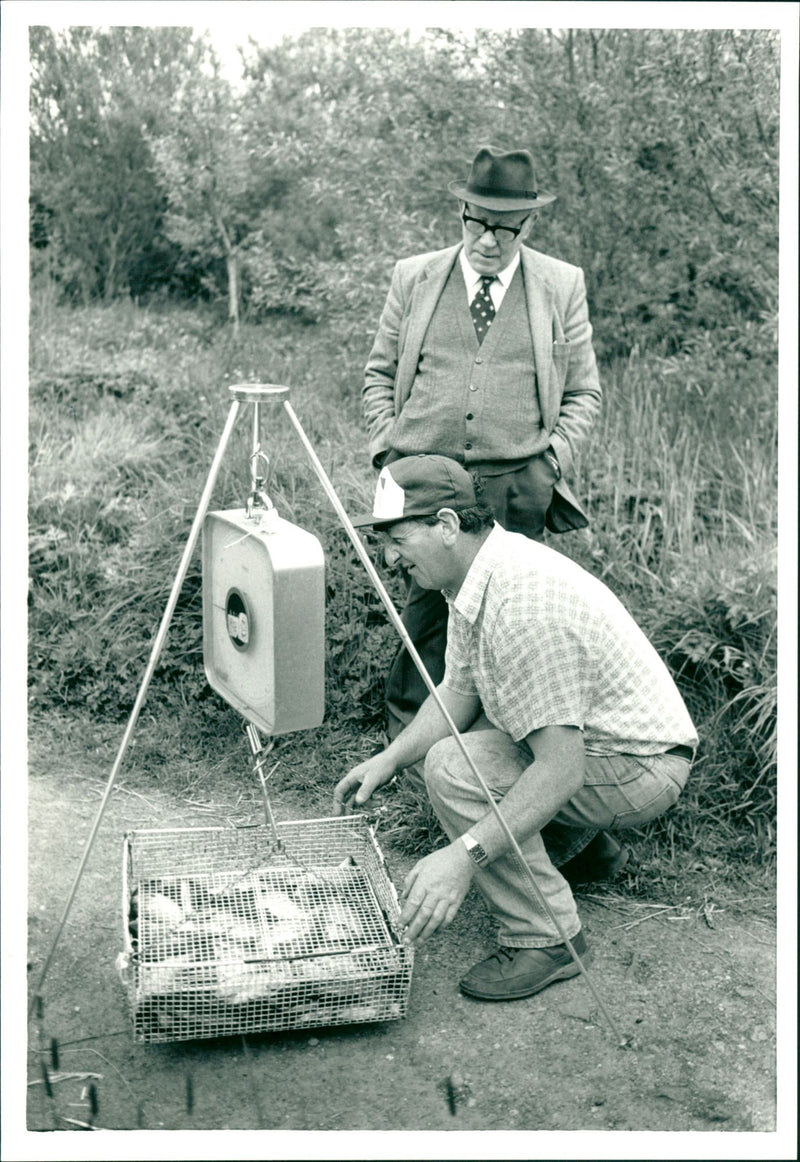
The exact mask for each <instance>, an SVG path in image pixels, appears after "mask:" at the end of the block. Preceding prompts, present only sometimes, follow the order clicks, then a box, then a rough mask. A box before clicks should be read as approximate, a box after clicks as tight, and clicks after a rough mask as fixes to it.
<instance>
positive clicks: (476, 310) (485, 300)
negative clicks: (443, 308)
mask: <svg viewBox="0 0 800 1162" xmlns="http://www.w3.org/2000/svg"><path fill="white" fill-rule="evenodd" d="M494 279H495V276H494V275H493V274H484V275H482V276H481V285H480V286H479V287H478V290H477V293H476V295H475V298H474V299H473V300H472V302H471V303H470V304H469V313H470V314H471V315H472V321H473V323H474V324H475V334H476V335H477V336H478V343H482V342H483V340H484V339H485V338H486V333H487V331H488V330H489V328H490V327H491V325H492V319H493V318H494V315H495V310H494V303H493V302H492V296H491V295H490V294H489V287H490V286H491V285H492V283H493V282H494Z"/></svg>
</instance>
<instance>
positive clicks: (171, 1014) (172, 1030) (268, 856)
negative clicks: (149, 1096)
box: [123, 816, 413, 1042]
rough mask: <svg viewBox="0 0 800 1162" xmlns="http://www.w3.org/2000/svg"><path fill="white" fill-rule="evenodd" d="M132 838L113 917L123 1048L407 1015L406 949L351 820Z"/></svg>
mask: <svg viewBox="0 0 800 1162" xmlns="http://www.w3.org/2000/svg"><path fill="white" fill-rule="evenodd" d="M278 835H279V838H280V842H281V849H280V850H279V849H278V848H277V847H276V844H275V843H274V840H273V837H272V835H271V833H270V832H268V831H267V829H266V828H264V827H263V826H261V827H253V828H241V829H233V828H197V829H173V830H157V831H137V832H131V833H130V834H129V835H127V836H126V837H125V859H124V871H123V874H124V881H125V882H124V885H123V897H124V898H123V909H124V927H125V942H126V952H127V954H128V961H129V967H128V974H127V975H128V994H129V1003H130V1008H131V1015H132V1020H133V1031H134V1040H136V1041H145V1042H156V1041H180V1040H194V1039H196V1038H201V1037H220V1036H228V1035H231V1034H240V1033H256V1032H277V1031H281V1030H288V1029H302V1028H308V1027H312V1026H320V1025H341V1024H355V1023H361V1022H369V1021H387V1020H396V1019H398V1018H400V1017H403V1016H405V1013H406V1008H407V1003H408V994H409V991H410V987H411V972H412V967H413V952H412V949H411V948H410V947H409V946H407V945H405V944H403V943H402V942H401V940H400V930H399V905H398V901H397V894H396V892H395V889H394V886H393V884H392V882H391V879H390V878H389V875H388V872H387V869H386V865H385V861H384V859H383V856H382V854H381V851H380V848H379V846H378V844H377V841H376V839H375V836H374V834H373V833H372V830H371V829H370V827H369V826H368V824H367V823H366V821H365V820H364V819H363V818H361V817H358V816H350V817H345V818H336V819H321V820H303V821H299V822H294V823H280V824H278Z"/></svg>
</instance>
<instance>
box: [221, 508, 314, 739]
mask: <svg viewBox="0 0 800 1162" xmlns="http://www.w3.org/2000/svg"><path fill="white" fill-rule="evenodd" d="M268 530H269V531H268ZM203 662H204V665H205V671H206V677H207V678H208V681H209V684H210V686H211V687H212V688H213V689H214V690H216V692H217V693H218V694H220V695H221V696H222V697H223V698H224V699H225V700H226V701H227V702H229V703H230V705H231V706H233V707H234V708H235V709H236V710H238V711H239V712H240V713H241V714H243V715H244V717H245V718H246V719H247V720H248V721H249V722H252V723H253V724H254V725H255V726H257V727H258V728H259V729H260V730H262V731H263V732H264V733H266V734H267V735H276V734H288V733H290V732H291V731H294V730H308V729H311V728H313V727H315V726H319V725H320V723H321V722H322V719H323V717H324V713H325V560H324V555H323V552H322V546H321V545H320V543H319V541H318V540H317V538H316V537H315V536H314V535H313V534H312V533H309V532H306V530H305V529H301V528H298V527H297V525H293V524H291V522H289V521H286V520H283V519H282V518H281V517H279V516H277V515H276V514H275V513H274V512H272V513H271V514H270V519H269V521H263V522H262V523H261V524H259V521H258V520H254V519H252V518H248V517H247V514H246V511H245V509H243V508H242V509H234V510H231V511H228V512H211V513H208V515H207V516H206V518H205V522H204V525H203Z"/></svg>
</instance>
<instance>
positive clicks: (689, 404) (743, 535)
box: [29, 295, 777, 860]
mask: <svg viewBox="0 0 800 1162" xmlns="http://www.w3.org/2000/svg"><path fill="white" fill-rule="evenodd" d="M365 357H366V349H364V348H363V347H362V344H361V343H360V341H357V340H355V339H353V338H350V339H348V338H347V337H346V336H345V337H344V338H343V337H342V336H341V335H339V334H336V333H334V332H333V331H331V330H329V329H327V328H325V327H324V326H317V327H304V326H302V325H300V324H297V323H296V322H295V323H292V322H290V321H287V320H270V321H267V322H265V323H263V324H262V325H260V326H258V327H256V326H247V325H245V326H243V327H242V328H241V331H240V334H239V338H238V340H234V338H233V337H232V336H231V335H230V333H229V332H228V331H226V330H224V329H222V328H221V327H220V326H219V325H218V324H217V322H216V321H215V319H214V317H213V315H211V314H209V313H206V312H204V311H202V310H187V309H175V308H166V307H161V308H155V307H152V308H138V307H136V306H134V305H133V304H131V303H114V304H110V305H108V306H96V307H91V308H78V309H70V308H66V307H59V306H57V305H56V304H55V302H54V301H53V300H52V299H51V298H48V297H47V296H46V295H44V296H37V297H36V298H35V299H34V303H33V310H32V317H31V368H30V382H31V390H30V498H29V519H30V557H31V560H30V568H31V585H30V609H29V633H30V654H29V658H30V683H31V706H32V711H33V713H34V714H35V715H36V714H44V713H47V712H50V711H58V712H61V713H64V712H66V713H68V714H70V715H74V716H75V717H76V718H80V716H84V717H85V716H87V715H89V716H92V717H93V718H94V719H95V720H96V721H104V722H108V723H113V722H119V721H120V720H122V719H124V718H125V717H126V716H127V714H128V713H129V710H130V706H131V705H132V702H133V699H134V698H135V695H136V691H137V688H138V683H139V681H140V678H141V674H142V671H143V668H144V665H145V662H146V659H147V656H148V654H149V650H150V645H151V641H152V637H153V634H154V632H155V629H156V627H157V625H158V623H159V620H160V618H161V615H162V613H163V609H164V605H165V603H166V598H167V595H168V592H169V589H170V586H171V584H172V580H173V578H174V575H175V571H176V569H177V564H178V561H179V559H180V556H181V553H182V551H183V548H184V546H185V543H186V538H187V536H188V531H189V527H190V524H191V521H192V519H193V517H194V514H195V511H196V506H197V503H198V500H199V497H200V494H201V491H202V488H203V486H204V484H205V481H206V478H207V475H208V470H209V466H210V461H211V457H212V454H213V450H214V448H215V446H216V443H217V441H218V439H219V435H220V433H221V431H222V427H223V424H224V420H225V415H226V413H227V410H228V407H229V395H228V392H227V391H226V386H227V385H229V384H231V383H235V382H273V383H274V382H277V383H285V384H287V385H289V386H290V387H291V388H292V402H293V406H294V408H295V410H296V411H297V413H298V415H299V416H300V419H301V422H302V423H303V425H304V427H305V429H306V431H307V432H308V435H309V437H310V439H311V441H312V443H313V444H314V447H315V449H316V451H317V453H318V455H319V456H320V459H321V460H322V462H323V464H324V466H325V468H326V471H327V472H328V474H329V476H330V477H331V479H332V481H333V483H334V486H335V487H336V489H337V491H338V493H339V495H340V496H341V498H342V500H343V502H344V504H345V507H346V508H348V509H349V510H350V511H356V510H361V509H363V508H364V506H365V505H367V504H368V503H369V501H370V498H371V493H372V487H373V482H374V474H373V472H372V469H371V468H370V466H369V464H368V462H367V461H368V458H367V452H366V440H365V435H364V431H363V428H362V425H361V420H360V388H361V376H362V369H363V364H364V360H365ZM603 380H604V386H605V405H604V408H603V412H602V415H601V418H600V421H599V423H598V425H597V429H596V431H595V433H594V435H593V438H592V441H591V446H590V447H589V448H588V449H587V450H586V452H585V454H584V456H583V460H582V463H581V464H580V465H579V466H578V474H577V480H576V488H577V492H578V495H580V496H582V497H583V498H584V499H585V500H586V502H587V504H588V507H589V510H590V513H591V516H592V522H591V526H590V528H589V529H588V530H585V531H584V532H581V533H576V534H568V535H566V536H563V537H560V538H555V539H554V540H553V542H552V543H553V544H554V545H555V546H556V547H557V548H558V549H559V550H561V551H562V552H566V553H568V554H569V555H571V556H574V557H575V558H576V559H577V560H579V561H580V562H581V563H582V564H584V565H585V566H586V567H587V568H588V569H590V570H591V571H592V572H594V573H596V574H597V575H598V576H600V577H601V578H603V579H604V580H605V581H606V583H607V584H609V585H610V587H611V588H612V589H614V590H615V592H617V594H618V595H619V596H620V597H621V599H622V600H623V601H624V602H625V603H626V604H627V605H628V607H629V608H630V609H631V611H632V612H633V613H634V615H635V616H636V617H637V619H638V620H639V622H640V624H642V626H643V628H644V629H645V630H646V632H647V633H648V635H649V636H650V637H651V640H653V642H654V644H655V645H656V647H657V648H658V649H659V650H660V652H661V653H662V656H664V657H665V659H666V661H667V663H668V664H669V665H670V666H671V668H672V670H673V672H674V673H675V675H676V677H677V680H678V682H679V684H680V685H681V688H682V690H683V692H684V694H685V696H686V699H687V702H688V704H689V706H690V709H691V711H692V713H693V715H694V717H695V720H696V722H697V725H698V728H699V731H700V734H701V738H702V743H701V749H700V754H699V759H698V762H697V765H696V774H695V777H694V778H693V780H692V783H691V784H690V787H691V792H690V794H689V795H688V796H686V797H685V802H683V803H682V806H681V811H680V813H679V815H678V816H677V818H678V819H679V820H680V833H681V836H682V837H683V841H685V842H686V843H698V844H699V843H702V842H708V841H709V835H710V834H713V836H715V837H716V838H715V841H716V842H720V843H723V844H727V848H728V849H730V851H731V852H733V853H734V854H737V855H739V856H741V857H742V858H747V859H753V858H758V859H762V860H763V859H769V858H771V855H772V853H773V850H774V816H775V788H776V774H775V730H776V684H775V672H776V667H775V651H776V645H775V637H776V633H775V626H776V612H775V588H776V585H775V567H774V556H773V554H774V546H775V542H776V524H777V513H776V473H775V459H776V458H775V440H776V434H775V426H776V419H775V415H776V400H775V398H774V391H775V389H774V382H773V376H772V369H771V368H770V367H763V366H761V365H755V364H754V365H751V366H749V367H745V365H744V364H743V362H742V361H741V360H738V359H732V358H731V357H730V356H729V353H727V352H717V351H714V350H713V349H711V348H709V347H707V346H706V347H703V348H702V349H700V350H699V351H698V352H696V353H695V355H694V357H693V358H692V359H686V358H683V357H681V358H673V359H663V358H658V357H656V356H653V355H648V354H647V353H638V352H634V354H633V356H632V357H631V358H630V359H628V360H626V361H625V362H623V363H618V364H616V365H614V366H612V367H609V368H606V369H605V371H604V375H603ZM251 439H252V433H251V430H250V425H249V422H246V421H244V420H243V421H240V423H239V425H238V426H237V429H236V431H235V433H234V438H233V440H232V441H231V446H230V449H229V453H228V455H227V457H226V459H225V462H224V464H223V470H222V472H221V473H220V477H219V481H218V484H217V487H216V490H215V495H214V498H213V501H212V507H219V508H230V507H236V506H239V505H241V504H242V503H243V502H244V498H245V496H246V494H247V492H248V490H249V486H250V468H249V456H250V450H251ZM263 446H264V450H265V451H266V453H267V455H268V456H269V460H270V466H269V478H268V482H267V488H268V491H269V493H270V496H271V497H272V499H273V500H274V502H275V503H276V505H277V507H278V508H279V511H281V513H282V515H284V516H286V517H287V518H288V519H290V520H293V521H295V522H296V523H298V524H301V525H303V526H304V527H306V528H308V529H310V530H311V531H312V532H314V533H315V534H316V535H317V536H319V537H320V539H321V541H322V543H323V546H324V548H325V551H326V560H327V589H328V607H327V649H328V657H327V667H328V671H327V688H328V704H327V716H326V726H325V727H324V728H321V730H322V731H323V733H324V731H325V730H327V731H329V732H334V733H335V734H336V737H337V738H339V739H342V738H343V739H351V740H352V741H353V745H354V746H356V748H357V747H358V746H362V745H363V743H364V741H367V742H368V741H369V740H370V739H371V740H372V741H373V742H374V741H375V740H377V738H378V737H379V734H380V724H381V701H382V682H383V674H384V673H385V670H386V668H387V665H388V662H389V659H390V657H391V655H392V653H393V651H394V649H395V647H396V643H395V636H394V631H393V630H392V629H391V627H390V625H389V624H388V622H387V619H386V616H385V614H384V612H383V609H382V607H381V605H380V603H379V601H378V598H377V596H376V595H375V594H374V592H373V591H372V588H371V585H370V583H369V581H368V579H367V578H366V575H365V574H364V571H363V569H362V568H361V566H360V564H359V563H358V561H357V559H356V558H355V554H354V552H353V550H352V546H350V544H349V542H348V540H347V538H346V536H345V534H344V533H343V531H342V530H341V529H340V527H339V525H338V521H337V519H336V517H335V514H334V513H333V511H332V510H331V509H330V506H329V504H328V502H327V500H326V498H325V497H324V495H323V493H322V491H321V489H320V487H319V484H318V482H317V480H316V477H315V476H314V475H313V473H312V471H311V468H310V466H309V465H308V462H307V460H306V457H305V453H304V451H303V449H302V447H301V446H300V444H299V441H298V440H297V438H296V436H295V435H294V433H293V432H292V430H291V428H290V426H289V424H288V422H287V421H286V419H285V417H283V416H282V415H280V414H279V413H277V412H276V413H271V412H270V411H269V409H265V422H264V430H263ZM386 580H387V583H388V584H389V585H390V587H391V588H392V592H393V593H394V594H395V597H396V598H397V599H398V600H400V597H401V594H400V587H399V584H398V581H397V579H395V578H392V577H391V576H388V577H387V578H386ZM200 598H201V578H200V570H199V563H198V562H197V561H195V562H194V563H193V565H192V568H191V569H190V572H189V575H188V577H187V580H186V584H185V586H184V591H183V593H182V595H181V599H180V601H179V604H178V608H177V610H176V613H175V617H174V619H173V623H172V626H171V629H170V633H169V639H168V643H167V646H166V648H165V651H164V654H163V656H162V659H161V662H160V665H159V668H158V671H157V674H156V676H155V679H154V682H153V686H152V687H151V691H150V695H149V698H150V701H151V703H154V704H155V705H157V706H161V707H163V708H164V709H165V712H166V713H168V714H170V715H171V716H172V721H173V722H187V721H189V720H191V721H192V722H193V723H194V724H195V725H194V726H193V728H192V729H190V730H187V731H183V732H182V733H181V739H182V741H181V745H183V746H186V745H187V742H186V740H187V739H192V740H194V741H193V742H192V745H194V746H196V747H197V751H198V755H199V754H203V755H205V756H208V755H209V754H210V753H211V751H212V750H215V748H216V751H217V752H218V751H219V750H220V749H224V748H225V747H226V746H228V745H230V744H231V743H232V740H233V738H234V735H238V732H239V729H240V728H239V723H238V719H237V718H236V716H235V715H234V713H233V712H232V711H230V710H229V709H228V708H227V707H226V706H225V705H224V704H223V703H222V702H221V700H220V699H219V698H217V696H216V695H214V694H213V693H212V692H211V691H210V690H209V688H208V686H207V684H206V682H205V678H204V674H203V667H202V651H201V632H202V627H201V616H200ZM198 722H199V724H200V725H199V727H198V726H197V723H198ZM171 734H172V737H173V739H174V736H175V732H174V731H173V732H171ZM297 744H298V745H302V744H303V740H302V739H298V740H297ZM163 745H164V748H165V749H166V750H167V751H168V749H169V746H170V745H171V744H170V738H169V736H167V737H165V739H164V744H163ZM172 745H175V743H174V742H173V743H172ZM236 745H237V746H238V745H239V742H238V739H237V742H236ZM345 749H346V748H345ZM669 826H670V827H671V828H673V829H674V826H675V825H674V823H672V822H671V823H670V824H669Z"/></svg>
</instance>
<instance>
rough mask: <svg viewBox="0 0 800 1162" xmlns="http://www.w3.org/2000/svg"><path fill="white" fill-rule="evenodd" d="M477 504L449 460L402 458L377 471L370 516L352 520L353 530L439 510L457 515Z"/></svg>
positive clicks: (462, 473)
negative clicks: (448, 509)
mask: <svg viewBox="0 0 800 1162" xmlns="http://www.w3.org/2000/svg"><path fill="white" fill-rule="evenodd" d="M477 503H478V501H477V498H476V496H475V487H474V485H473V483H472V477H471V476H470V474H469V472H467V470H466V469H465V468H463V467H462V466H461V465H460V464H459V463H458V462H457V461H456V460H451V459H450V458H449V456H430V455H425V454H420V455H418V456H404V457H403V458H402V459H401V460H395V461H393V462H392V463H391V464H387V465H386V467H385V468H382V469H381V472H380V476H379V477H378V484H377V487H376V489H375V500H374V501H373V504H372V512H371V513H369V514H368V515H367V516H360V517H356V518H355V520H353V521H352V524H354V525H355V527H356V528H362V527H363V526H364V525H372V526H373V527H375V528H380V527H381V525H389V524H394V522H395V521H400V520H409V519H410V518H411V517H415V516H434V515H435V514H436V513H437V512H438V511H439V509H440V508H452V509H453V511H454V512H460V511H461V510H462V509H465V508H472V507H473V506H474V505H476V504H477Z"/></svg>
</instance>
